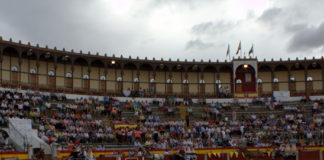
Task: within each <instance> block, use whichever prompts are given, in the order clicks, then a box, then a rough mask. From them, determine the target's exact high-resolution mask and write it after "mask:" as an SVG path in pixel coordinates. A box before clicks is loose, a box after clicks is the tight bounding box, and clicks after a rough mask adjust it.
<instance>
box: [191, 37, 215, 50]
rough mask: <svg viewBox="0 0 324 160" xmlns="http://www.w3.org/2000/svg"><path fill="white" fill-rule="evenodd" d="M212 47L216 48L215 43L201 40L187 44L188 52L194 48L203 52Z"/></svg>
mask: <svg viewBox="0 0 324 160" xmlns="http://www.w3.org/2000/svg"><path fill="white" fill-rule="evenodd" d="M212 47H215V45H214V44H213V43H208V42H203V41H202V40H200V39H195V40H190V41H188V42H187V44H186V50H189V49H192V48H195V49H200V50H203V49H207V48H212Z"/></svg>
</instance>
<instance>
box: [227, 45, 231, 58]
mask: <svg viewBox="0 0 324 160" xmlns="http://www.w3.org/2000/svg"><path fill="white" fill-rule="evenodd" d="M228 56H230V46H229V44H228V47H227V52H226V57H228Z"/></svg>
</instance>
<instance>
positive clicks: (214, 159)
mask: <svg viewBox="0 0 324 160" xmlns="http://www.w3.org/2000/svg"><path fill="white" fill-rule="evenodd" d="M208 160H227V155H226V154H225V153H221V155H220V156H217V155H213V154H211V155H210V157H208Z"/></svg>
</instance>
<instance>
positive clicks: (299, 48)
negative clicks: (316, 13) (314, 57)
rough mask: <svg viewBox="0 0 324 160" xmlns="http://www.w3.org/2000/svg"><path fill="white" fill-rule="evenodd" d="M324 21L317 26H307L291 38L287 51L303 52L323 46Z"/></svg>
mask: <svg viewBox="0 0 324 160" xmlns="http://www.w3.org/2000/svg"><path fill="white" fill-rule="evenodd" d="M323 35H324V22H323V23H322V24H320V25H319V26H318V27H309V28H306V29H304V30H301V31H299V32H296V34H295V35H294V36H293V37H292V38H291V40H290V43H289V47H288V51H291V52H303V51H311V50H313V49H317V48H321V47H324V36H323Z"/></svg>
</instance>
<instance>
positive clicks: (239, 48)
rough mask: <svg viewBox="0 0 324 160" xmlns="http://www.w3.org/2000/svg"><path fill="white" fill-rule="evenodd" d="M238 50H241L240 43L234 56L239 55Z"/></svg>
mask: <svg viewBox="0 0 324 160" xmlns="http://www.w3.org/2000/svg"><path fill="white" fill-rule="evenodd" d="M240 50H241V41H240V44H239V46H238V48H237V51H236V55H237V54H238V53H239V51H240Z"/></svg>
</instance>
